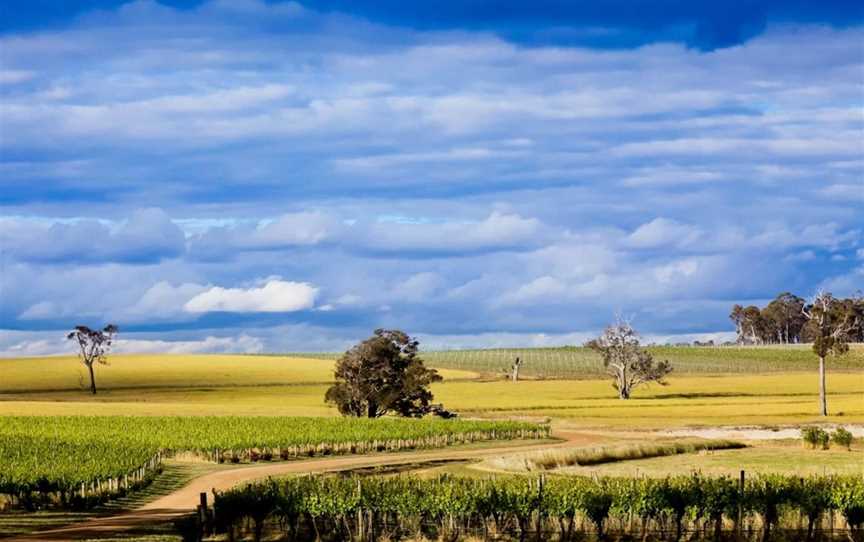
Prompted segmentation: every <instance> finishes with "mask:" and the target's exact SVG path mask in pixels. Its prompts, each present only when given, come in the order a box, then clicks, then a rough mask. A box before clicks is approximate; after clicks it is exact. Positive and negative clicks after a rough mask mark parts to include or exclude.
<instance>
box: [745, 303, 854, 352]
mask: <svg viewBox="0 0 864 542" xmlns="http://www.w3.org/2000/svg"><path fill="white" fill-rule="evenodd" d="M828 295H829V296H830V294H828ZM830 299H831V311H832V312H834V313H835V314H836V316H837V318H838V319H843V320H847V321H849V322H850V323H851V330H850V331H848V332H847V340H848V341H849V342H862V341H864V298H862V297H860V296H858V297H854V298H833V297H832V298H830ZM810 308H811V305H810V304H809V303H808V302H807V301H806V300H804V299H803V298H801V297H798V296H797V295H794V294H791V293H789V292H783V293H782V294H780V295H778V296H777V297H776V298H774V300H773V301H771V302H770V303H768V305H766V306H764V307H762V308H759V307H757V306H755V305H750V306H747V307H743V306H741V305H737V304H736V305H734V306H733V307H732V312H731V313H730V314H729V318H731V319H732V321H733V322H734V323H735V331H736V333H737V337H738V338H737V342H738V344H796V343H806V342H812V341H813V338H814V337H815V336H817V335H818V332H817V330H818V325H819V324H818V322H817V321H816V320H811V319H809V318H808V317H807V314H808V313H809V312H810Z"/></svg>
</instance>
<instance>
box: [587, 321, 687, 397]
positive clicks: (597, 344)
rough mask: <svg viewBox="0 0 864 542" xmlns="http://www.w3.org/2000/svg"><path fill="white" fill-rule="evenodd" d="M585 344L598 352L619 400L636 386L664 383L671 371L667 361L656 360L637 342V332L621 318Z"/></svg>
mask: <svg viewBox="0 0 864 542" xmlns="http://www.w3.org/2000/svg"><path fill="white" fill-rule="evenodd" d="M586 346H588V347H589V348H591V349H592V350H594V351H595V352H598V353H599V354H600V357H601V358H602V359H603V366H604V367H606V371H607V373H608V374H609V375H610V376H611V377H612V379H613V381H612V387H614V388H615V389H616V390H618V398H619V399H629V398H630V395H631V394H632V393H633V390H634V389H635V388H637V387H639V386H641V385H642V384H647V383H649V382H656V383H658V384H660V385H663V386H665V385H666V384H667V382H666V381H665V380H664V378H665V377H666V375H668V374H669V373H671V372H672V366H671V365H670V364H669V362H668V361H659V362H655V361H654V356H652V355H651V353H650V352H649V351H648V350H646V349H644V348H642V347H641V346H640V345H639V334H638V333H636V330H634V329H633V327H632V326H631V325H630V323H629V322H626V321H624V320H620V319H619V320H618V321H617V322H616V323H615V324H613V325H611V326H609V327H607V328H606V330H605V331H604V332H603V335H601V336H600V337H598V338H597V339H594V340H591V341H588V342H587V343H586Z"/></svg>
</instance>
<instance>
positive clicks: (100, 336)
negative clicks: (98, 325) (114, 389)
mask: <svg viewBox="0 0 864 542" xmlns="http://www.w3.org/2000/svg"><path fill="white" fill-rule="evenodd" d="M118 331H119V329H118V328H117V326H115V325H114V324H108V325H107V326H105V327H104V328H103V329H102V330H98V329H90V328H89V327H87V326H75V330H74V331H72V332H70V333H69V334H68V335H67V336H66V339H68V340H75V341H77V342H78V348H79V350H78V358H79V359H80V360H81V363H83V364H84V365H85V366H86V367H87V370H88V371H89V372H90V391H91V392H92V393H93V395H96V375H95V374H93V364H94V363H100V364H102V365H108V360H107V359H106V356H107V355H108V352H109V351H110V350H111V344H112V343H113V342H114V337H115V336H116V335H117V332H118Z"/></svg>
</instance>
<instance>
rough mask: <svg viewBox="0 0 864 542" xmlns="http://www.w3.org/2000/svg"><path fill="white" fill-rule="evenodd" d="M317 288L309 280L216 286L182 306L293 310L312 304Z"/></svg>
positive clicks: (202, 309) (191, 309) (188, 308)
mask: <svg viewBox="0 0 864 542" xmlns="http://www.w3.org/2000/svg"><path fill="white" fill-rule="evenodd" d="M317 295H318V288H315V287H314V286H312V285H311V284H309V283H307V282H290V281H282V280H270V281H268V282H267V283H266V284H264V286H262V287H252V288H222V287H220V286H214V287H211V288H210V289H208V290H206V291H204V292H201V293H200V294H197V295H196V296H195V297H193V298H192V299H190V300H189V301H187V302H186V304H185V305H184V306H183V307H184V309H185V310H186V311H188V312H214V311H224V312H294V311H299V310H304V309H309V308H312V306H314V304H315V297H316V296H317Z"/></svg>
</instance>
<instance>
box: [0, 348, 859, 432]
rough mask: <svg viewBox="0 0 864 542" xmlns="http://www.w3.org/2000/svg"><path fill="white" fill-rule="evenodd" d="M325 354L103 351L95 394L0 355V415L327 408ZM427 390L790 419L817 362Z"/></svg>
mask: <svg viewBox="0 0 864 542" xmlns="http://www.w3.org/2000/svg"><path fill="white" fill-rule="evenodd" d="M332 371H333V361H330V360H320V359H307V358H290V357H275V356H274V357H269V356H268V357H264V356H236V355H235V356H232V355H195V356H182V355H135V356H112V358H111V365H109V366H100V367H97V383H98V385H99V390H100V391H99V394H98V395H97V396H95V397H93V396H92V395H90V394H89V393H88V392H87V391H86V389H85V388H84V386H85V385H86V381H84V380H81V378H82V377H84V376H85V373H84V371H83V367H82V366H81V365H80V363H78V361H77V360H76V359H75V358H73V357H52V358H27V359H5V360H0V375H3V376H2V380H0V415H4V414H5V415H23V414H43V415H75V414H88V415H108V414H113V415H116V414H128V415H184V416H185V415H228V414H233V415H275V416H283V415H293V416H330V415H336V410H335V409H334V408H332V407H330V406H328V405H326V404H325V403H324V401H323V397H324V391H325V390H326V387H327V382H329V381H330V380H331V379H332V374H333V373H332ZM441 373H442V375H443V376H444V378H445V381H444V382H442V383H440V384H436V385H435V386H433V391H434V393H435V400H436V401H438V402H442V403H443V404H444V405H445V406H446V407H447V408H450V409H452V410H456V411H457V412H460V413H461V414H462V415H463V416H472V417H530V418H543V417H550V418H553V419H554V420H555V422H556V425H558V426H560V427H565V428H566V427H574V428H586V427H610V428H616V429H630V428H632V429H646V428H664V427H679V426H699V425H703V426H704V425H709V426H710V425H751V424H753V425H794V424H801V423H808V422H817V421H826V420H823V419H820V418H819V417H818V416H816V384H817V379H816V373H815V371H813V372H812V373H810V372H789V373H771V374H765V375H746V376H745V375H729V376H727V375H718V376H710V375H706V376H693V375H682V376H678V377H676V376H673V377H671V378H670V379H669V383H670V385H669V386H665V387H664V386H656V385H655V386H651V387H646V388H640V389H639V390H638V391H637V392H636V393H635V395H634V397H633V399H631V400H629V401H621V400H619V399H617V397H616V395H615V391H614V390H613V389H612V387H611V386H610V383H609V381H608V380H605V379H597V380H526V381H521V382H518V383H515V384H514V383H512V382H507V381H501V380H495V381H483V380H480V379H478V375H477V374H475V373H471V372H468V371H458V370H446V369H445V370H442V371H441ZM828 389H829V408H830V411H831V413H832V416H830V417H829V419H828V420H827V421H830V422H835V423H861V422H864V374H860V373H855V372H837V373H830V372H829V376H828Z"/></svg>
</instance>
